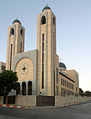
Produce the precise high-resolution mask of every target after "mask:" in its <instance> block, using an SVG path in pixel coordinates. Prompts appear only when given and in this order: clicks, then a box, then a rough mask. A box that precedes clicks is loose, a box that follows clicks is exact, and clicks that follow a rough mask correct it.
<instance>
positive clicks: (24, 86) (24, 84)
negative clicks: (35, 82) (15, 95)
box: [22, 82, 26, 95]
mask: <svg viewBox="0 0 91 119" xmlns="http://www.w3.org/2000/svg"><path fill="white" fill-rule="evenodd" d="M22 95H26V83H25V82H23V83H22Z"/></svg>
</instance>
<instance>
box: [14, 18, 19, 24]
mask: <svg viewBox="0 0 91 119" xmlns="http://www.w3.org/2000/svg"><path fill="white" fill-rule="evenodd" d="M14 23H19V24H21V22H20V21H19V20H18V19H15V20H14V21H13V22H12V24H14Z"/></svg>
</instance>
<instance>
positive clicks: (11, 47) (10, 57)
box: [10, 44, 13, 70]
mask: <svg viewBox="0 0 91 119" xmlns="http://www.w3.org/2000/svg"><path fill="white" fill-rule="evenodd" d="M12 49H13V44H11V51H10V52H11V53H10V70H11V65H12Z"/></svg>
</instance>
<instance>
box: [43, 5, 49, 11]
mask: <svg viewBox="0 0 91 119" xmlns="http://www.w3.org/2000/svg"><path fill="white" fill-rule="evenodd" d="M47 9H51V8H50V7H49V6H48V5H46V6H45V7H44V8H43V10H42V12H43V11H44V10H47Z"/></svg>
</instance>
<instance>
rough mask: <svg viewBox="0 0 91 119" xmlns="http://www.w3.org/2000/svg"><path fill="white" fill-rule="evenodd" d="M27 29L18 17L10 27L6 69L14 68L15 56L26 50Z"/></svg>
mask: <svg viewBox="0 0 91 119" xmlns="http://www.w3.org/2000/svg"><path fill="white" fill-rule="evenodd" d="M24 37H25V29H24V27H23V26H22V25H21V22H20V21H19V20H18V19H16V20H14V21H13V23H12V25H11V26H9V28H8V41H7V57H6V70H13V56H14V55H16V54H18V53H22V52H24Z"/></svg>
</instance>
